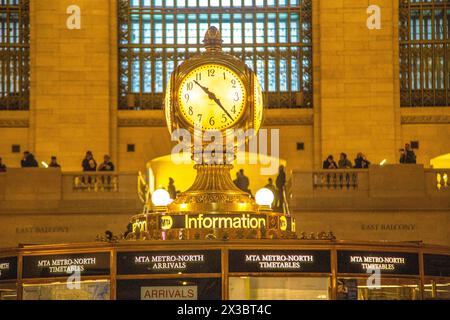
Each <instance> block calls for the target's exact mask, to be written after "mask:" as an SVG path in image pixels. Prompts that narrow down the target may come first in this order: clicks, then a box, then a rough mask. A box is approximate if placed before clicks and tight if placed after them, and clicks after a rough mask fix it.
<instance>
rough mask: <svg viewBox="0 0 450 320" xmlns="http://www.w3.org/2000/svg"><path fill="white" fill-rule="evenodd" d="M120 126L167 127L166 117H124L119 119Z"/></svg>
mask: <svg viewBox="0 0 450 320" xmlns="http://www.w3.org/2000/svg"><path fill="white" fill-rule="evenodd" d="M118 125H119V127H165V126H166V121H165V119H164V118H122V119H119V120H118Z"/></svg>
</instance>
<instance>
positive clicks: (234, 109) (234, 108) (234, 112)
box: [231, 105, 236, 114]
mask: <svg viewBox="0 0 450 320" xmlns="http://www.w3.org/2000/svg"><path fill="white" fill-rule="evenodd" d="M231 112H233V114H236V106H235V105H234V106H233V108H231Z"/></svg>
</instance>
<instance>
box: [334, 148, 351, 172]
mask: <svg viewBox="0 0 450 320" xmlns="http://www.w3.org/2000/svg"><path fill="white" fill-rule="evenodd" d="M338 166H339V169H351V168H353V166H352V162H351V161H350V160H348V158H347V154H345V153H343V152H342V153H341V156H340V159H339V161H338Z"/></svg>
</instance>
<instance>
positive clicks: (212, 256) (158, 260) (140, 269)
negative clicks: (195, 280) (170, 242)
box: [117, 250, 221, 275]
mask: <svg viewBox="0 0 450 320" xmlns="http://www.w3.org/2000/svg"><path fill="white" fill-rule="evenodd" d="M180 272H181V273H221V253H220V250H203V251H142V252H119V253H117V274H120V275H124V274H167V273H169V274H170V273H172V274H173V273H175V274H177V273H180Z"/></svg>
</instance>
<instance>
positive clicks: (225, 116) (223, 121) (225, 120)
mask: <svg viewBox="0 0 450 320" xmlns="http://www.w3.org/2000/svg"><path fill="white" fill-rule="evenodd" d="M227 120H228V118H227V115H226V114H225V113H223V114H222V123H225V122H227Z"/></svg>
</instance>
